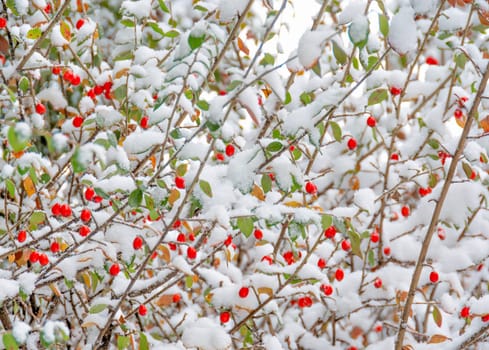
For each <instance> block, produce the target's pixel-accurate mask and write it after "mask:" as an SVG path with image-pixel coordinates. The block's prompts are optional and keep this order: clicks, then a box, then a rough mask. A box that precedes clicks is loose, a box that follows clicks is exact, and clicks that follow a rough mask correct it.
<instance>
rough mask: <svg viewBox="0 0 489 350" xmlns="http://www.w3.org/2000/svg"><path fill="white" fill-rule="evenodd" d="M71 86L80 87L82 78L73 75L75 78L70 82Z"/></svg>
mask: <svg viewBox="0 0 489 350" xmlns="http://www.w3.org/2000/svg"><path fill="white" fill-rule="evenodd" d="M70 83H71V85H73V86H78V85H80V83H81V78H80V76H79V75H78V74H73V77H72V78H71V80H70Z"/></svg>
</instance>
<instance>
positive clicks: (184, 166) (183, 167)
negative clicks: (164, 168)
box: [176, 163, 188, 176]
mask: <svg viewBox="0 0 489 350" xmlns="http://www.w3.org/2000/svg"><path fill="white" fill-rule="evenodd" d="M187 169H188V164H187V163H182V164H180V165H179V166H178V167H177V170H176V173H177V176H185V174H186V173H187Z"/></svg>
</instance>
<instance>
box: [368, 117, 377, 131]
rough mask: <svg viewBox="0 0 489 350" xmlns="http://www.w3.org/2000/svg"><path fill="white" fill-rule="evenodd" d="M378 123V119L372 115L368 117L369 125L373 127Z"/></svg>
mask: <svg viewBox="0 0 489 350" xmlns="http://www.w3.org/2000/svg"><path fill="white" fill-rule="evenodd" d="M376 124H377V120H376V119H375V118H374V117H372V116H370V117H368V118H367V125H368V126H370V127H371V128H373V127H375V125H376Z"/></svg>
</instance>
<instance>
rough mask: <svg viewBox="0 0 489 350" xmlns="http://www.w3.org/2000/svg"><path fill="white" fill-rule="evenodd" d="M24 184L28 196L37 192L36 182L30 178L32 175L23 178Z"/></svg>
mask: <svg viewBox="0 0 489 350" xmlns="http://www.w3.org/2000/svg"><path fill="white" fill-rule="evenodd" d="M22 185H24V190H25V192H26V193H27V196H28V197H30V196H32V195H33V194H34V193H36V187H35V186H34V182H32V179H31V178H30V176H28V177H26V178H25V179H24V180H22Z"/></svg>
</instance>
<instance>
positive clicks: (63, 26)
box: [59, 21, 71, 42]
mask: <svg viewBox="0 0 489 350" xmlns="http://www.w3.org/2000/svg"><path fill="white" fill-rule="evenodd" d="M59 30H60V31H61V35H62V36H63V38H65V39H66V41H68V42H70V41H71V29H70V26H69V25H68V23H66V22H65V21H61V23H60V24H59Z"/></svg>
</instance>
